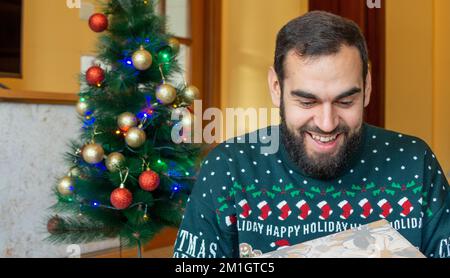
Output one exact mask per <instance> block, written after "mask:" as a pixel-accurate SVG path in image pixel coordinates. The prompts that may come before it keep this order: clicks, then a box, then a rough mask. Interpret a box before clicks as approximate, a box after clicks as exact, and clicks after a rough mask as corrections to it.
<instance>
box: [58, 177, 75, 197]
mask: <svg viewBox="0 0 450 278" xmlns="http://www.w3.org/2000/svg"><path fill="white" fill-rule="evenodd" d="M56 188H57V190H58V192H59V194H61V195H63V196H69V195H72V193H73V180H72V179H71V178H70V177H64V178H62V179H61V180H60V181H59V182H58V185H57V187H56Z"/></svg>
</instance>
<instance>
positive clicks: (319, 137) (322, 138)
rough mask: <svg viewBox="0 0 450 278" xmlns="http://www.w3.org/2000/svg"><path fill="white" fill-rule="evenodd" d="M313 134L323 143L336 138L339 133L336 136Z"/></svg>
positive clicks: (314, 137) (315, 138) (313, 136)
mask: <svg viewBox="0 0 450 278" xmlns="http://www.w3.org/2000/svg"><path fill="white" fill-rule="evenodd" d="M311 136H312V138H313V139H314V140H316V141H320V142H322V143H327V142H330V141H333V140H335V139H336V137H337V134H336V135H334V136H331V137H324V136H317V135H314V134H311Z"/></svg>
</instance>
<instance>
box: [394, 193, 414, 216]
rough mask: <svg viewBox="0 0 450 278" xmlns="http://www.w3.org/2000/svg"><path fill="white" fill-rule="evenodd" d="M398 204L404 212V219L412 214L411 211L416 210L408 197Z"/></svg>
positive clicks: (401, 213)
mask: <svg viewBox="0 0 450 278" xmlns="http://www.w3.org/2000/svg"><path fill="white" fill-rule="evenodd" d="M398 204H399V205H400V206H401V207H402V208H403V210H402V212H400V215H401V216H403V217H406V216H408V214H410V213H411V211H412V210H413V209H414V207H413V205H412V204H411V201H410V200H409V199H408V198H407V197H403V198H401V199H400V200H399V201H398Z"/></svg>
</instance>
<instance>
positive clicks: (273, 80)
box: [267, 67, 281, 107]
mask: <svg viewBox="0 0 450 278" xmlns="http://www.w3.org/2000/svg"><path fill="white" fill-rule="evenodd" d="M267 81H268V82H269V90H270V96H271V97H272V103H273V105H275V107H280V101H281V99H280V98H281V86H280V82H279V81H278V76H277V73H276V72H275V69H274V68H273V67H270V69H269V73H268V75H267Z"/></svg>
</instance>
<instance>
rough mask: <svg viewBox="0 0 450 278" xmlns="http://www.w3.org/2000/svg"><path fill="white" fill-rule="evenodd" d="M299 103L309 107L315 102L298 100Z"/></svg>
mask: <svg viewBox="0 0 450 278" xmlns="http://www.w3.org/2000/svg"><path fill="white" fill-rule="evenodd" d="M300 104H301V105H303V106H305V107H310V106H313V105H314V104H316V102H315V101H300Z"/></svg>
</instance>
